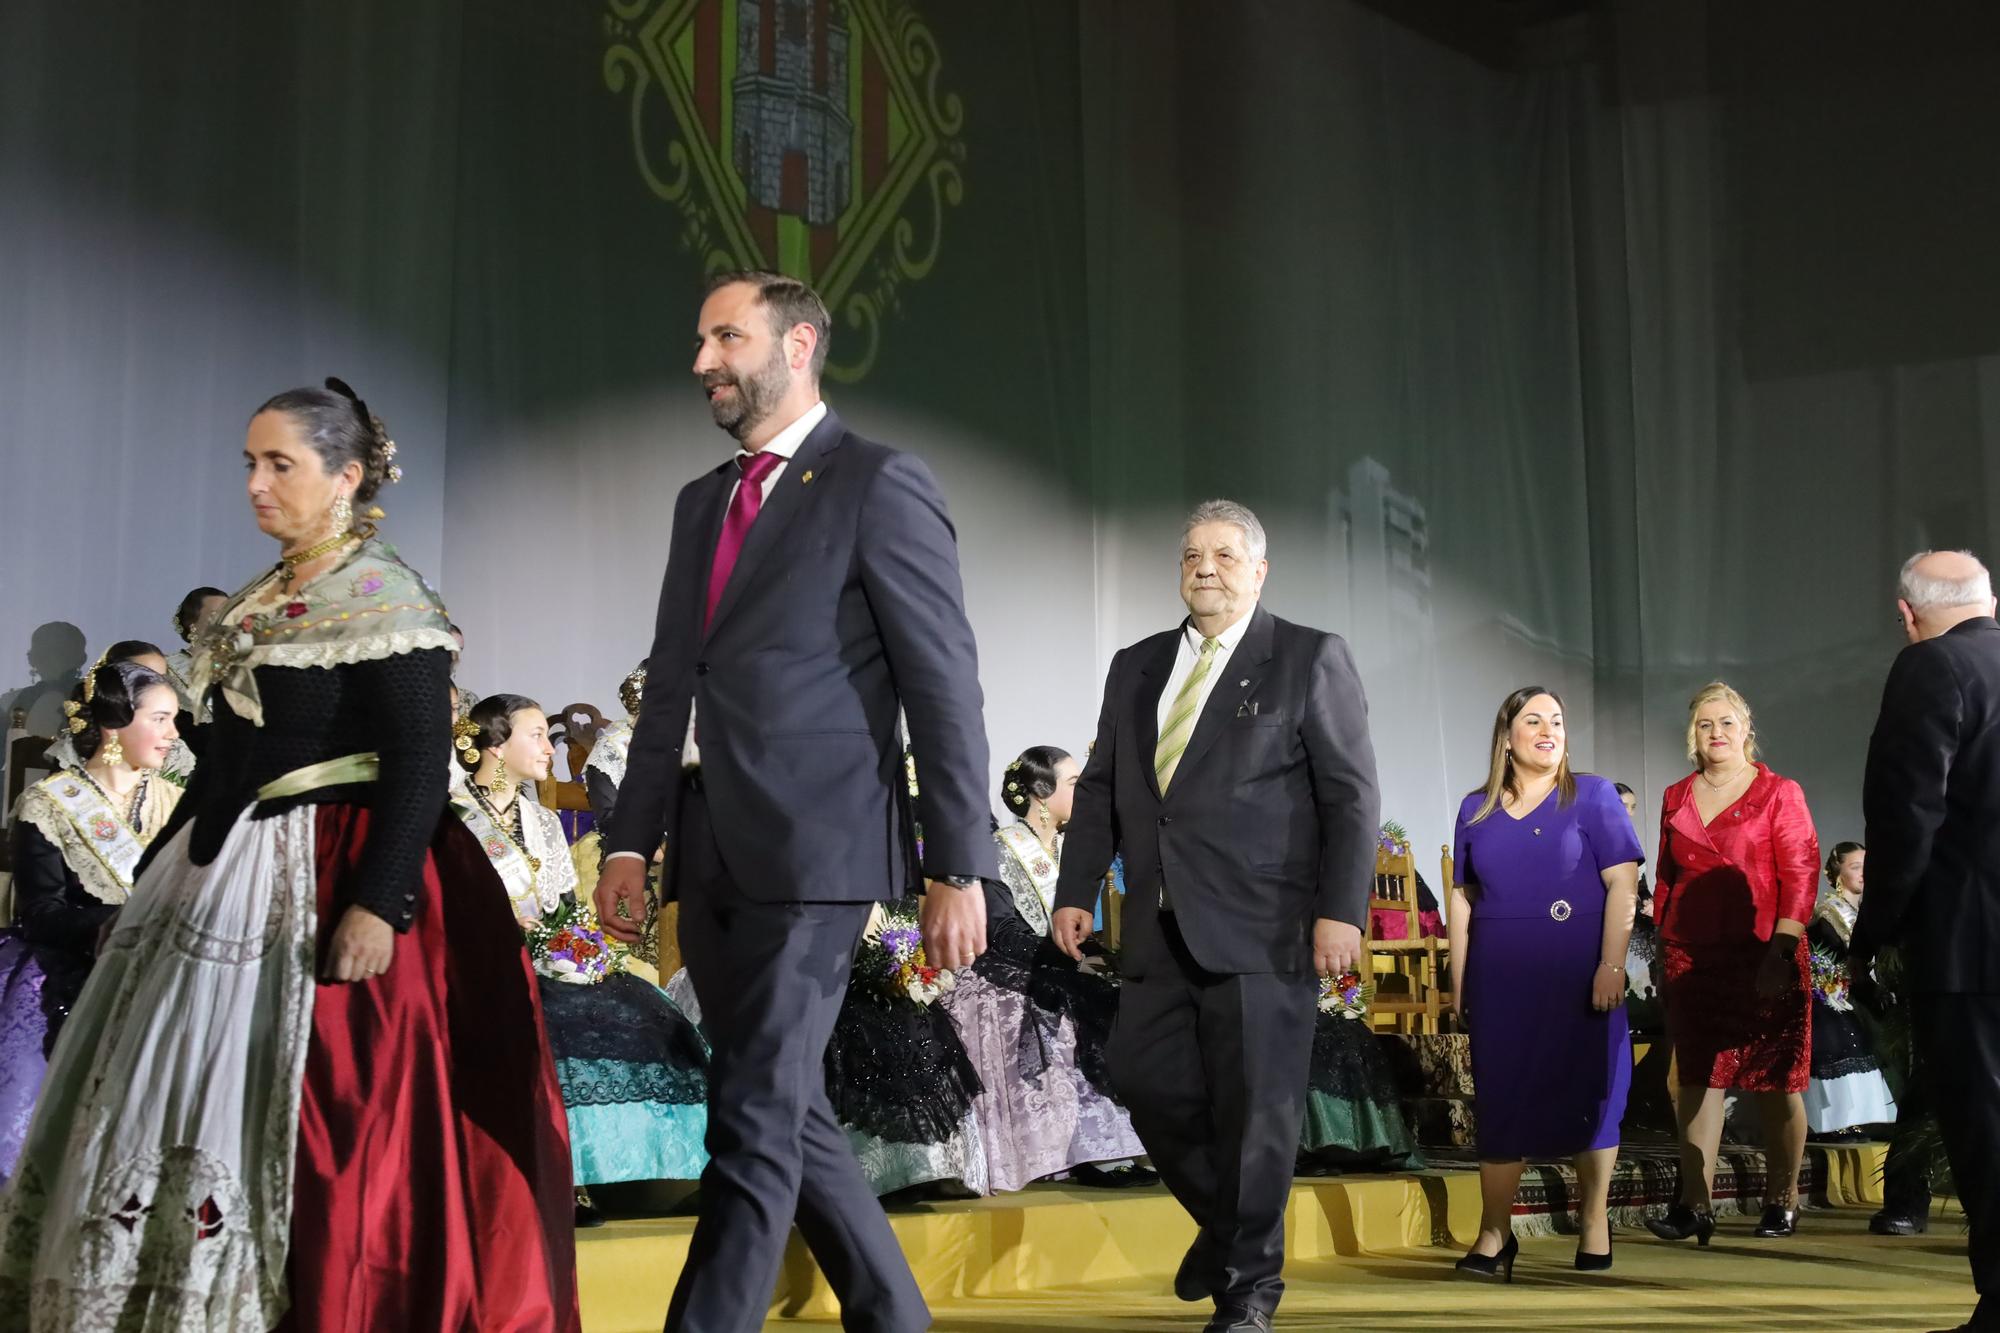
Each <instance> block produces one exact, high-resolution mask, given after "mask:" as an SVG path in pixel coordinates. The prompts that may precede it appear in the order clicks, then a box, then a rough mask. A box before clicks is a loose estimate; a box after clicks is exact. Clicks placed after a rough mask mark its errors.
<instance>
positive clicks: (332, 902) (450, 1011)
mask: <svg viewBox="0 0 2000 1333" xmlns="http://www.w3.org/2000/svg"><path fill="white" fill-rule="evenodd" d="M367 829H368V812H367V810H366V809H365V808H364V807H361V806H357V805H350V804H332V805H324V806H321V807H320V808H319V810H318V831H319V845H318V867H319V951H318V952H319V958H318V964H317V971H318V973H319V975H321V976H324V975H325V970H326V960H327V952H328V949H329V947H330V945H331V943H332V940H333V933H334V929H335V928H336V927H337V926H338V925H339V923H340V916H341V913H342V911H344V910H345V896H344V895H343V894H342V892H341V887H342V883H343V880H344V878H345V877H346V876H349V875H352V874H353V873H354V869H355V865H356V862H357V861H358V860H359V858H360V854H361V847H362V843H363V841H364V840H365V838H366V836H367ZM419 896H420V901H421V906H420V908H419V909H418V912H417V919H416V922H415V924H414V925H412V926H411V927H410V929H409V930H408V931H407V932H405V933H404V934H402V935H401V936H399V937H398V938H397V940H396V952H395V957H394V959H393V961H391V963H390V964H389V970H388V971H387V972H385V973H383V974H382V975H381V976H379V977H376V978H374V979H373V980H371V981H366V982H359V983H352V984H339V983H330V982H326V981H321V982H320V983H319V985H318V987H317V989H316V990H315V993H314V998H313V1028H312V1044H311V1047H310V1048H309V1050H308V1052H307V1055H306V1069H305V1084H304V1088H303V1091H302V1094H301V1098H300V1108H299V1145H298V1157H297V1176H296V1179H295V1183H294V1187H293V1197H292V1233H291V1252H290V1256H289V1259H288V1262H287V1266H286V1274H287V1278H288V1281H289V1285H290V1291H291V1309H290V1311H289V1312H288V1313H287V1315H286V1317H285V1320H284V1322H283V1323H282V1324H281V1325H280V1327H281V1328H286V1329H297V1330H312V1331H313V1333H336V1331H338V1333H380V1331H381V1330H387V1329H395V1330H398V1333H427V1331H428V1330H433V1329H435V1330H439V1333H445V1331H446V1330H449V1331H450V1333H471V1330H479V1333H530V1331H531V1330H532V1331H533V1333H545V1331H546V1330H550V1329H557V1330H566V1331H569V1333H574V1330H577V1329H579V1328H580V1327H581V1325H580V1323H579V1320H578V1316H577V1304H576V1233H575V1213H574V1209H575V1200H574V1194H573V1193H572V1187H571V1184H570V1164H569V1130H568V1124H567V1121H566V1120H565V1118H564V1115H563V1104H562V1093H561V1090H560V1088H559V1087H558V1085H557V1083H556V1075H555V1066H554V1064H553V1063H552V1062H551V1061H550V1059H549V1043H548V1036H547V1034H546V1033H545V1032H544V1031H543V1029H542V1014H541V1007H540V1005H539V1003H538V1002H537V1000H536V991H535V977H534V972H533V970H532V969H531V968H530V967H529V965H528V958H527V953H526V951H525V950H524V948H523V947H522V943H521V931H520V927H519V926H517V925H516V924H515V922H514V914H513V912H512V911H511V910H509V908H508V906H507V895H506V891H505V889H504V888H502V886H501V885H500V883H499V881H498V880H497V878H496V877H495V875H494V873H493V869H492V867H491V865H489V864H488V862H487V859H486V854H485V853H484V852H482V851H481V850H480V848H479V845H478V843H476V842H475V841H474V840H473V838H472V836H471V834H469V833H467V832H466V830H465V827H464V825H462V824H461V823H459V821H458V820H456V819H451V818H446V819H443V820H440V821H439V825H438V832H437V836H436V837H435V838H434V839H433V840H432V842H431V848H430V853H429V855H428V856H426V857H425V859H424V873H423V887H422V888H421V889H420V890H419Z"/></svg>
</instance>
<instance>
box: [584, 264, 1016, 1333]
mask: <svg viewBox="0 0 2000 1333" xmlns="http://www.w3.org/2000/svg"><path fill="white" fill-rule="evenodd" d="M828 329H829V321H828V319H827V313H826V307H825V306H824V305H823V304H821V302H820V299H819V297H818V296H816V295H815V294H814V293H813V292H812V291H811V289H809V288H807V287H806V286H804V285H803V284H801V283H798V282H795V281H793V280H791V279H789V278H784V277H781V276H779V275H776V274H770V273H739V274H729V275H725V276H723V277H721V278H719V279H717V280H716V281H715V282H714V284H713V285H712V286H711V287H710V289H709V292H708V296H707V299H706V300H705V301H704V302H703V304H702V308H701V316H700V327H699V331H698V351H697V354H696V356H695V362H694V372H695V374H696V375H697V376H699V377H700V379H701V383H702V388H703V390H704V391H705V392H706V393H707V395H708V400H709V407H710V410H711V411H712V413H713V414H714V417H715V421H716V424H717V425H719V426H721V427H722V428H723V429H725V430H727V431H728V432H729V433H730V434H731V435H733V436H735V437H736V439H737V441H738V442H739V443H740V444H741V446H742V448H741V449H740V450H739V451H738V453H737V454H736V456H735V458H733V459H732V460H730V461H729V462H727V463H725V464H723V465H722V466H721V467H719V468H716V469H715V470H714V471H712V472H710V473H708V474H707V475H705V476H702V477H700V478H697V479H696V480H695V481H693V482H691V483H689V485H688V486H687V487H686V488H685V489H683V490H682V491H681V493H680V498H679V500H678V501H677V502H676V503H675V505H674V526H673V537H672V543H671V546H670V549H669V553H668V557H667V573H666V581H665V583H664V585H663V586H662V587H661V590H660V608H659V617H658V621H657V624H656V627H655V630H654V638H653V650H652V653H651V655H650V656H649V657H648V658H647V660H646V706H645V708H644V709H643V710H642V711H641V713H640V715H639V723H638V727H637V730H636V732H635V734H634V736H633V738H632V745H631V752H630V759H629V762H628V767H627V770H626V776H625V782H624V784H623V786H622V787H621V788H620V790H619V795H618V810H617V814H616V817H615V818H614V820H613V821H612V826H611V828H610V830H609V831H608V832H607V834H606V835H605V848H606V852H607V856H606V859H605V864H604V872H603V877H602V878H601V879H600V881H599V883H598V887H597V893H596V905H597V910H598V914H599V916H600V917H601V918H602V920H603V922H604V924H605V926H606V928H607V929H608V930H610V931H611V932H612V933H613V934H615V935H617V936H618V937H619V938H621V939H625V940H636V939H637V938H638V934H639V930H640V927H641V924H642V922H643V919H644V917H645V879H646V865H647V859H648V857H649V855H650V854H651V852H652V851H653V849H654V848H656V847H658V846H659V845H660V839H661V837H662V836H663V835H665V836H666V837H667V838H668V839H669V842H668V846H669V850H670V852H671V853H672V857H673V864H672V868H671V873H672V878H671V881H670V882H671V884H672V886H673V891H674V893H675V896H676V897H678V899H679V900H680V904H681V915H680V938H681V952H682V956H683V957H684V958H685V959H686V960H687V968H688V977H689V979H690V980H691V981H692V982H693V983H694V988H695V994H696V996H697V998H698V999H699V1000H700V1001H701V1009H702V1023H703V1026H704V1028H705V1029H706V1030H707V1032H708V1034H709V1036H710V1038H711V1040H712V1041H713V1042H714V1045H715V1058H714V1063H713V1066H712V1067H711V1069H710V1072H709V1111H708V1117H709V1119H708V1148H709V1153H710V1156H711V1159H710V1162H709V1165H708V1169H707V1170H706V1171H704V1172H703V1173H702V1178H701V1219H700V1221H699V1222H698V1223H697V1225H696V1227H695V1233H694V1239H693V1241H692V1243H691V1245H690V1248H689V1251H688V1260H687V1264H686V1267H685V1268H684V1269H683V1270H682V1272H681V1276H680V1281H679V1283H678V1284H677V1285H676V1287H675V1288H674V1297H673V1303H672V1306H671V1307H670V1308H669V1310H668V1312H667V1328H668V1329H669V1330H675V1329H686V1330H691V1331H694V1333H739V1330H751V1329H758V1328H762V1327H763V1324H764V1316H765V1313H766V1311H767V1310H768V1309H769V1307H770V1302H771V1296H772V1292H773V1289H774V1288H775V1286H776V1282H777V1274H778V1265H779V1262H780V1260H781V1258H782V1256H783V1253H784V1246H785V1240H786V1237H787V1236H788V1235H789V1234H790V1231H791V1228H792V1225H793V1224H794V1222H796V1223H797V1225H798V1228H799V1231H800V1233H801V1234H802V1235H803V1236H804V1237H805V1241H806V1244H807V1245H808V1246H809V1247H810V1248H811V1250H812V1252H813V1256H814V1258H816V1259H817V1260H818V1261H819V1265H820V1268H821V1269H822V1270H823V1271H824V1272H825V1274H826V1276H827V1280H828V1281H829V1282H830V1283H831V1284H832V1286H833V1288H834V1291H835V1293H836V1294H837V1295H838V1296H839V1297H840V1301H841V1307H842V1311H843V1315H842V1320H843V1325H844V1327H846V1328H850V1329H870V1330H881V1333H909V1331H910V1330H917V1329H924V1328H928V1327H929V1326H930V1314H929V1311H928V1310H927V1309H926V1308H925V1306H924V1301H923V1297H922V1295H921V1294H920V1293H919V1292H918V1290H917V1286H916V1283H915V1281H914V1279H912V1277H911V1276H910V1269H909V1265H908V1264H907V1263H906V1262H905V1261H904V1258H903V1255H902V1252H901V1251H900V1249H899V1248H898V1247H897V1244H896V1238H895V1236H894V1234H893V1233H892V1232H891V1231H890V1229H889V1224H888V1220H887V1218H885V1217H884V1216H883V1213H882V1208H881V1205H880V1204H879V1203H878V1202H877V1201H876V1199H875V1195H874V1193H873V1191H871V1190H870V1189H869V1188H868V1185H867V1182H866V1180H865V1179H864V1178H863V1176H862V1174H861V1168H860V1166H859V1164H858V1163H857V1162H856V1160H855V1157H854V1154H853V1151H852V1149H850V1148H849V1146H848V1143H847V1139H846V1137H845V1136H844V1135H843V1134H842V1132H841V1129H840V1126H839V1125H838V1124H837V1123H836V1122H835V1120H834V1116H833V1110H832V1107H831V1106H830V1104H829V1103H828V1101H827V1097H826V1087H825V1082H824V1075H823V1073H822V1065H821V1061H822V1058H823V1057H824V1055H825V1051H826V1044H827V1040H828V1038H829V1036H830V1035H831V1033H832V1031H833V1022H834V1018H835V1016H836V1014H837V1013H838V1012H839V1010H840V1002H841V997H842V995H843V994H844V993H845V991H846V988H847V975H848V970H849V965H850V963H851V962H852V959H853V954H854V948H855V945H856V943H857V942H858V940H859V938H860V935H861V931H862V929H863V927H864V926H865V925H866V923H867V919H868V913H869V906H870V904H871V903H872V902H874V901H877V900H880V899H885V898H891V897H896V896H899V895H900V894H901V893H903V892H904V891H905V890H906V889H920V890H922V891H923V892H924V903H923V913H922V919H923V933H924V944H925V947H926V949H927V951H928V954H929V958H930V960H931V962H932V963H933V964H935V965H937V966H941V967H952V968H955V967H965V966H968V965H970V964H971V962H972V960H973V959H974V957H976V956H977V955H978V954H979V953H981V952H982V951H983V950H984V949H985V947H986V907H985V898H984V895H983V893H982V890H981V888H980V883H979V880H980V877H982V876H989V877H990V876H996V875H997V873H998V866H997V864H996V856H995V852H994V847H993V840H992V838H991V836H990V835H989V834H988V831H987V830H988V827H989V825H988V819H989V813H988V811H989V807H988V805H987V801H986V796H985V788H986V778H987V772H986V733H985V727H984V723H983V721H982V720H981V715H980V710H981V698H980V692H979V683H978V681H979V663H978V658H977V654H976V652H975V650H974V645H973V637H972V628H971V626H970V625H969V624H968V623H967V621H966V618H965V608H964V598H963V592H962V588H961V585H960V581H959V573H958V548H957V540H956V537H955V536H954V533H953V530H952V526H951V521H950V519H949V518H948V517H947V516H946V514H945V505H944V498H943V497H942V496H941V495H940V494H939V492H938V488H937V484H936V482H935V481H934V480H933V479H932V477H931V474H930V472H929V470H928V469H927V468H925V466H924V465H923V464H922V463H921V462H919V461H917V460H916V459H915V458H913V457H911V456H910V455H908V454H903V453H898V452H896V451H895V450H892V449H888V448H885V447H883V446H882V445H879V444H875V443H873V442H871V441H869V440H864V439H862V438H861V437H860V436H858V435H855V434H854V433H853V432H851V431H849V430H848V429H847V427H846V426H844V425H842V424H841V421H840V418H839V417H837V416H835V415H834V414H833V413H832V411H830V410H829V409H828V408H827V406H826V404H825V403H824V402H822V401H821V400H820V396H819V374H820V369H821V367H822V366H823V365H824V364H825V361H826V349H827V335H828ZM899 713H900V715H902V716H904V717H907V719H908V725H909V733H910V739H911V744H912V745H913V747H914V749H915V751H916V752H917V753H918V754H920V755H922V757H923V759H922V762H923V775H924V780H923V785H922V795H921V796H920V797H919V798H918V800H917V802H916V809H915V810H914V811H912V810H911V809H910V808H909V798H908V788H907V786H906V784H905V780H904V777H903V744H902V739H901V734H900V730H899V723H898V717H899ZM913 820H914V821H917V822H921V824H922V827H923V865H922V866H921V867H919V866H918V864H917V859H916V839H915V830H914V827H913ZM641 1276H644V1275H641V1274H634V1277H635V1278H637V1277H641Z"/></svg>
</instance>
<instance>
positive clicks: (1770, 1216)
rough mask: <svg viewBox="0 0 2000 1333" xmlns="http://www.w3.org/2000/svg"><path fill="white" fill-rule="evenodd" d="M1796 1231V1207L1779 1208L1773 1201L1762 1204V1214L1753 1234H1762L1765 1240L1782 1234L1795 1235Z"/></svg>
mask: <svg viewBox="0 0 2000 1333" xmlns="http://www.w3.org/2000/svg"><path fill="white" fill-rule="evenodd" d="M1798 1233H1799V1210H1798V1209H1797V1208H1796V1207H1792V1208H1780V1207H1779V1206H1778V1205H1777V1204H1775V1203H1767V1204H1765V1205H1764V1216H1763V1218H1762V1219H1761V1220H1759V1222H1758V1223H1757V1230H1756V1231H1755V1232H1754V1233H1753V1234H1755V1235H1758V1236H1762V1237H1764V1238H1765V1239H1766V1240H1776V1239H1778V1238H1780V1237H1783V1236H1796V1235H1797V1234H1798Z"/></svg>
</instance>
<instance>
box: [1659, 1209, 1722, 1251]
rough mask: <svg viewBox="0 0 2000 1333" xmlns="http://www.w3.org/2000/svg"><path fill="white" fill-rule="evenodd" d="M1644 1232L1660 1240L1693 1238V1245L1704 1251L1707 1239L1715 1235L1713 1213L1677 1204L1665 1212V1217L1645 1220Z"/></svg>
mask: <svg viewBox="0 0 2000 1333" xmlns="http://www.w3.org/2000/svg"><path fill="white" fill-rule="evenodd" d="M1646 1230H1648V1231H1650V1232H1652V1233H1653V1234H1654V1235H1655V1236H1658V1237H1659V1238H1660V1239H1661V1240H1686V1239H1687V1238H1688V1237H1689V1236H1693V1237H1694V1238H1695V1241H1694V1243H1695V1244H1697V1245H1699V1246H1701V1248H1703V1249H1704V1250H1705V1249H1707V1248H1708V1240H1709V1237H1711V1236H1713V1235H1714V1234H1715V1211H1714V1210H1713V1209H1712V1208H1691V1207H1689V1206H1688V1205H1687V1204H1684V1203H1677V1204H1675V1205H1674V1206H1673V1207H1672V1208H1669V1209H1668V1210H1667V1215H1666V1216H1665V1217H1649V1218H1647V1219H1646Z"/></svg>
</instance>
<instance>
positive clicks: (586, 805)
mask: <svg viewBox="0 0 2000 1333" xmlns="http://www.w3.org/2000/svg"><path fill="white" fill-rule="evenodd" d="M603 729H604V714H602V713H600V712H598V711H597V709H596V708H595V707H594V706H592V705H590V704H565V705H563V709H562V711H561V712H560V713H558V714H556V715H555V716H554V717H552V718H550V719H549V742H550V743H551V744H552V745H554V746H555V747H556V748H557V749H558V750H560V751H561V752H562V754H563V759H564V762H565V764H566V765H567V766H568V769H569V777H567V778H557V777H556V776H555V775H554V774H553V773H551V774H550V775H549V780H548V781H547V782H538V783H536V784H535V788H536V790H535V799H537V800H539V801H540V802H541V803H542V804H543V805H544V806H545V807H547V808H548V809H550V810H554V811H555V812H556V813H557V814H561V813H563V812H564V811H569V812H571V813H583V812H587V811H588V810H589V809H590V794H589V792H588V791H586V790H585V789H584V785H583V766H584V765H585V764H586V763H588V762H589V761H590V750H591V747H592V746H594V745H596V744H597V733H598V732H600V731H602V730H603Z"/></svg>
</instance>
